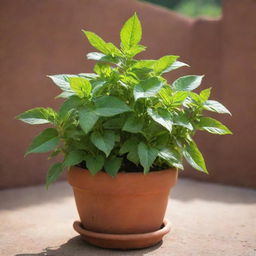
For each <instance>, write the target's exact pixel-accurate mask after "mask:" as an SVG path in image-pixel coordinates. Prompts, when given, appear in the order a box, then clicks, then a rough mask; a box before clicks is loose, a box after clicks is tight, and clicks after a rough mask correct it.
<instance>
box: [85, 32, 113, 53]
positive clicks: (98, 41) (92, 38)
mask: <svg viewBox="0 0 256 256" xmlns="http://www.w3.org/2000/svg"><path fill="white" fill-rule="evenodd" d="M82 31H83V32H84V34H85V36H86V37H87V39H88V41H89V42H90V44H91V45H92V46H93V47H94V48H96V49H97V50H99V51H101V52H103V53H105V54H108V53H109V50H108V48H107V43H106V42H105V41H104V40H103V39H102V38H101V37H99V36H98V35H96V34H95V33H93V32H90V31H85V30H82Z"/></svg>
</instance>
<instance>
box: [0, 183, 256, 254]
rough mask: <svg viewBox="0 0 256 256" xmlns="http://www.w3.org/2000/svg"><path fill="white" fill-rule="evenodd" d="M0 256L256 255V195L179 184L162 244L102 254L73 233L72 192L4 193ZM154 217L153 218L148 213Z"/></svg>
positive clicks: (60, 186) (60, 187)
mask: <svg viewBox="0 0 256 256" xmlns="http://www.w3.org/2000/svg"><path fill="white" fill-rule="evenodd" d="M0 206H1V211H0V223H1V225H0V255H1V256H11V255H15V256H44V255H52V256H70V255H73V256H82V255H83V256H84V255H88V256H94V255H95V256H96V255H104V256H108V255H122V256H125V255H134V256H135V255H136V256H142V255H161V256H170V255H175V256H194V255H195V256H204V255H205V256H216V255H217V256H222V255H225V256H239V255H240V256H255V255H256V249H255V246H256V221H255V220H256V191H253V190H249V189H243V188H235V187H228V186H221V185H213V184H208V183H200V182H196V181H192V180H186V179H180V180H179V183H178V185H177V186H176V188H175V189H174V191H173V193H172V199H171V200H170V203H169V206H168V209H167V213H166V215H167V217H168V218H169V219H170V220H171V221H172V223H173V230H172V232H171V233H170V234H169V235H168V236H166V238H165V239H164V242H163V243H162V244H159V245H156V246H155V247H152V248H149V249H145V250H138V251H136V250H135V251H125V252H122V251H121V252H120V251H112V250H103V249H98V248H96V247H93V246H90V245H88V244H86V243H85V242H84V241H83V240H81V239H80V237H79V236H77V234H76V233H75V232H74V231H73V229H72V223H73V221H74V220H76V219H78V215H77V212H76V209H75V204H74V199H73V195H72V191H71V188H70V187H69V185H67V184H66V183H65V182H59V183H57V184H55V185H53V186H52V187H50V189H49V190H48V191H46V190H45V188H44V187H43V186H36V187H28V188H20V189H11V190H3V191H1V192H0ZM149 214H150V213H149Z"/></svg>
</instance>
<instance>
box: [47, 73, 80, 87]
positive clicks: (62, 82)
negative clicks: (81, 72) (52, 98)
mask: <svg viewBox="0 0 256 256" xmlns="http://www.w3.org/2000/svg"><path fill="white" fill-rule="evenodd" d="M47 77H49V78H50V79H51V80H52V81H53V82H54V83H55V84H56V85H57V86H58V87H59V88H60V89H61V90H63V91H71V88H70V84H69V80H68V79H69V78H70V77H75V75H68V74H60V75H51V76H47Z"/></svg>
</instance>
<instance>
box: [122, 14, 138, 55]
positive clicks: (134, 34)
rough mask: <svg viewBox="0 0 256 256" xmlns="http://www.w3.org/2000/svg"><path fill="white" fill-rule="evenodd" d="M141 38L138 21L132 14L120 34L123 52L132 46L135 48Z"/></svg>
mask: <svg viewBox="0 0 256 256" xmlns="http://www.w3.org/2000/svg"><path fill="white" fill-rule="evenodd" d="M141 36H142V29H141V24H140V21H139V19H138V17H137V15H136V14H134V15H133V16H132V17H131V18H129V19H128V20H127V21H126V22H125V24H124V26H123V28H122V29H121V32H120V39H121V44H122V48H123V49H125V50H129V49H130V48H132V47H133V46H136V45H137V44H138V43H139V42H140V40H141Z"/></svg>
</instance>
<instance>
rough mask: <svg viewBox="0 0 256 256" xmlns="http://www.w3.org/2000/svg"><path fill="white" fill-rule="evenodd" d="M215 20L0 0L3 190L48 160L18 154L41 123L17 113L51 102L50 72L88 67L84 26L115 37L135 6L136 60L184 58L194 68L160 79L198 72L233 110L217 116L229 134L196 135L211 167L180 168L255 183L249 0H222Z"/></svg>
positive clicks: (111, 6)
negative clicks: (138, 24) (138, 28)
mask: <svg viewBox="0 0 256 256" xmlns="http://www.w3.org/2000/svg"><path fill="white" fill-rule="evenodd" d="M223 9H224V15H223V18H221V19H220V20H206V19H195V20H194V19H190V18H185V17H182V16H180V15H178V14H176V13H173V12H170V11H168V10H165V9H162V8H159V7H157V6H153V5H149V4H145V3H140V2H136V1H135V0H112V1H106V0H105V1H104V0H72V1H68V0H44V1H37V0H13V1H9V0H1V7H0V34H1V37H0V72H1V84H0V97H1V100H0V109H1V134H0V144H1V146H2V149H1V154H0V188H6V187H14V186H24V185H31V184H37V183H42V182H43V181H44V177H45V174H46V170H47V167H48V166H49V164H50V163H49V161H46V160H45V159H46V156H44V155H30V156H28V157H27V158H24V157H23V154H24V151H25V150H26V148H27V146H28V144H29V142H30V141H31V138H32V137H33V136H34V135H35V134H36V133H38V132H39V131H40V127H38V128H36V127H31V126H29V125H26V124H23V123H21V122H19V121H16V120H14V116H15V115H17V114H19V113H20V112H22V111H25V110H27V109H28V108H32V107H36V106H43V107H45V106H52V107H57V106H58V105H59V103H60V100H54V99H53V98H54V96H55V95H57V94H58V89H57V88H56V87H55V86H54V85H53V84H52V83H51V81H50V80H49V79H47V78H46V75H47V74H58V73H60V74H61V73H80V72H90V71H91V67H92V66H91V65H92V63H91V62H90V61H86V59H85V53H87V52H88V51H91V50H92V48H91V47H90V46H89V44H88V43H87V41H86V39H85V37H84V36H83V35H82V33H81V29H82V28H84V29H87V30H92V31H95V32H96V33H98V34H99V35H101V36H102V37H103V38H104V39H105V40H107V41H114V43H117V44H118V43H119V35H118V32H119V30H120V28H121V26H122V24H123V22H124V21H125V20H126V19H127V18H128V17H129V16H131V15H132V14H133V13H134V11H136V12H137V13H138V15H139V17H140V19H141V21H142V25H143V31H144V35H143V41H142V43H144V44H145V45H147V46H148V50H147V51H146V52H145V53H143V54H141V55H140V57H142V58H159V57H161V56H162V55H165V54H176V55H180V56H182V58H181V60H182V61H184V62H188V63H189V64H190V65H191V66H192V68H183V69H182V70H179V71H175V72H173V73H171V74H169V75H168V76H167V77H168V78H169V79H170V81H172V80H173V79H175V78H176V77H177V76H178V75H181V74H183V75H185V74H188V73H190V74H205V75H206V78H205V81H204V83H203V86H202V88H207V87H214V88H213V94H212V97H213V98H215V99H216V100H220V101H222V102H223V103H224V104H225V105H226V106H227V107H228V108H229V109H230V110H231V112H232V113H233V117H232V118H231V117H226V118H223V117H222V116H220V115H218V118H219V119H223V121H224V123H225V124H227V125H229V126H230V128H231V129H232V130H233V131H234V135H233V136H223V137H222V136H217V135H216V136H215V135H213V136H211V135H208V134H203V133H202V134H200V135H201V136H199V137H198V138H197V141H198V143H199V145H200V148H201V150H202V152H203V153H204V154H205V159H206V162H207V164H208V169H209V171H210V175H209V176H207V175H204V174H201V173H197V172H195V171H194V170H191V169H190V168H187V170H186V171H185V172H182V174H181V175H185V176H189V177H194V178H197V179H201V180H207V181H212V182H221V183H226V184H233V185H242V186H250V187H256V172H255V171H256V162H255V161H254V155H255V153H256V147H255V142H256V118H255V111H256V101H255V99H254V95H255V93H256V89H255V88H256V87H255V85H254V83H255V82H254V80H255V79H254V74H255V72H256V62H255V59H256V44H255V41H256V30H255V25H256V16H255V13H256V1H255V0H244V1H239V0H233V1H230V0H225V1H224V6H223Z"/></svg>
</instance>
